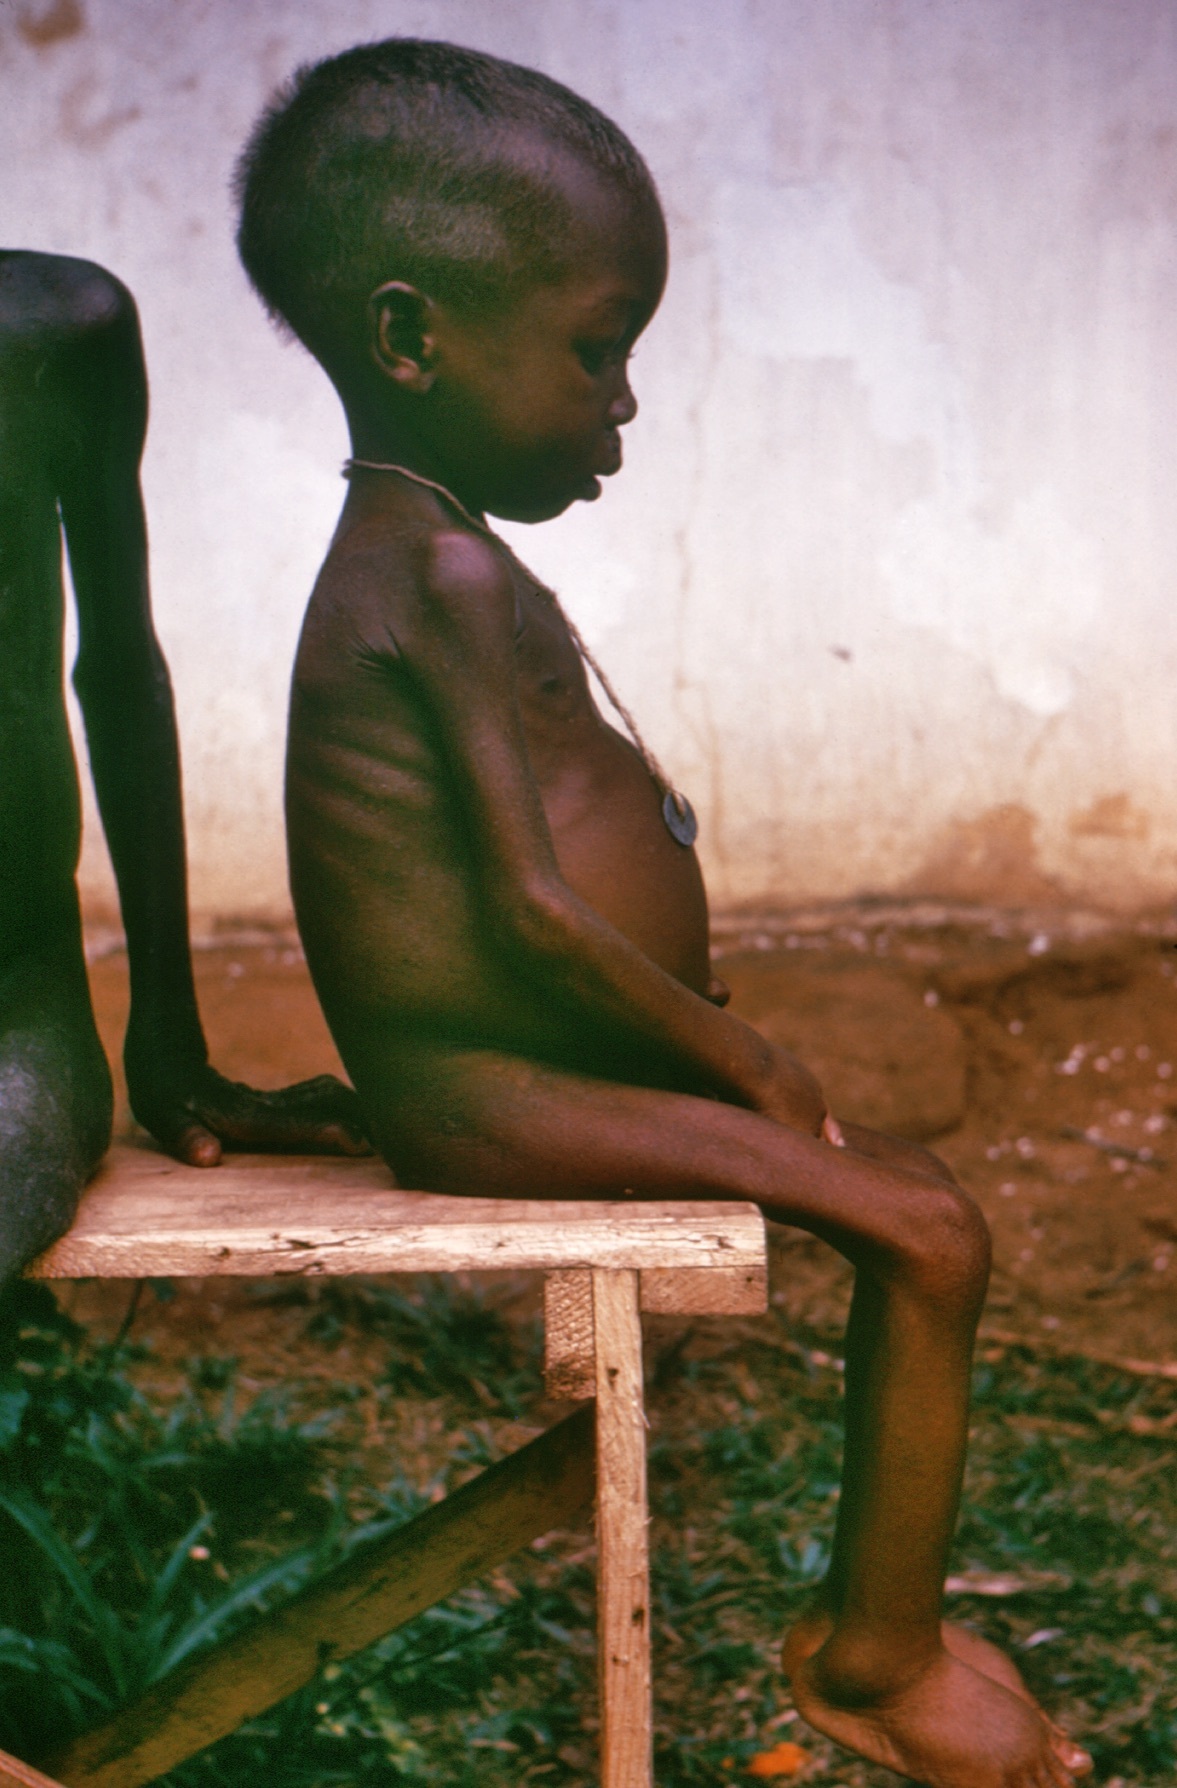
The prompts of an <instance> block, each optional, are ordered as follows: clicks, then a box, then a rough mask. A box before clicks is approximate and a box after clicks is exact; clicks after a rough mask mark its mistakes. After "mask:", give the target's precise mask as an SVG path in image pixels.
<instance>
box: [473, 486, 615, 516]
mask: <svg viewBox="0 0 1177 1788" xmlns="http://www.w3.org/2000/svg"><path fill="white" fill-rule="evenodd" d="M600 494H601V481H600V479H599V478H586V479H585V480H584V482H583V483H581V484H578V485H577V487H576V489H575V490H573V491H570V492H569V493H568V494H567V495H566V496H559V497H557V496H554V495H553V496H550V497H546V498H543V499H542V500H539V501H536V502H532V503H527V504H524V503H520V504H518V505H515V504H512V506H511V507H510V508H508V507H507V506H506V504H504V505H502V507H500V506H499V505H498V504H496V505H495V506H494V510H493V513H494V514H495V515H498V516H501V518H502V519H503V521H517V522H545V521H554V520H555V518H556V517H557V516H558V515H563V514H564V512H565V510H567V509H571V507H572V505H573V504H574V503H595V502H596V500H597V498H598V497H599V496H600Z"/></svg>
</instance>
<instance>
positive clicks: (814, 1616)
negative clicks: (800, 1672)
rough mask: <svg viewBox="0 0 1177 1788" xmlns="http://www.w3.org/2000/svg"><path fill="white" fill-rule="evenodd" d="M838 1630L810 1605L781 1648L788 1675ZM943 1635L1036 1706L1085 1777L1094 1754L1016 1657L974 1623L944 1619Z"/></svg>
mask: <svg viewBox="0 0 1177 1788" xmlns="http://www.w3.org/2000/svg"><path fill="white" fill-rule="evenodd" d="M833 1630H834V1619H833V1616H832V1615H831V1614H829V1613H828V1612H826V1611H825V1610H824V1609H821V1608H814V1609H810V1610H809V1612H808V1613H806V1614H804V1615H803V1616H802V1617H801V1619H800V1620H799V1621H798V1622H797V1623H796V1625H795V1626H793V1627H792V1628H790V1630H789V1633H788V1635H787V1636H786V1638H785V1643H784V1645H783V1647H782V1650H781V1667H782V1669H783V1670H784V1673H785V1675H786V1676H787V1677H789V1678H790V1680H792V1678H793V1677H794V1675H795V1673H796V1671H797V1669H798V1668H799V1667H800V1666H801V1665H802V1664H803V1663H804V1662H805V1660H806V1659H807V1658H811V1657H812V1656H813V1655H814V1653H815V1652H817V1651H820V1649H821V1647H822V1646H823V1645H824V1644H825V1642H826V1640H827V1639H828V1638H829V1636H830V1634H831V1633H832V1632H833ZM940 1638H941V1641H942V1643H943V1646H944V1649H945V1651H946V1652H949V1653H950V1654H951V1656H953V1657H954V1658H956V1659H958V1660H959V1661H960V1663H962V1664H967V1665H968V1667H969V1668H970V1669H971V1670H975V1671H976V1672H977V1674H978V1675H979V1676H987V1677H988V1678H989V1679H990V1681H991V1682H995V1683H1000V1685H1001V1687H1002V1688H1003V1689H1008V1690H1009V1692H1010V1693H1011V1694H1012V1695H1016V1696H1017V1697H1018V1698H1019V1700H1021V1701H1024V1702H1026V1704H1027V1705H1028V1706H1029V1707H1032V1708H1033V1709H1034V1711H1035V1713H1036V1714H1037V1715H1038V1717H1039V1719H1041V1720H1042V1722H1043V1724H1044V1725H1045V1727H1046V1730H1047V1732H1048V1733H1049V1735H1050V1743H1051V1748H1052V1749H1053V1751H1054V1753H1055V1756H1056V1757H1057V1758H1058V1760H1059V1762H1060V1763H1061V1764H1062V1765H1063V1768H1064V1769H1065V1770H1066V1771H1068V1772H1069V1774H1070V1776H1073V1777H1082V1776H1085V1775H1087V1774H1088V1773H1089V1772H1090V1770H1091V1767H1092V1765H1091V1758H1090V1756H1089V1755H1088V1753H1087V1752H1086V1751H1085V1750H1084V1749H1083V1747H1082V1745H1077V1744H1076V1743H1075V1741H1074V1739H1072V1738H1068V1737H1067V1734H1066V1733H1065V1732H1064V1731H1063V1729H1062V1727H1061V1726H1056V1725H1055V1723H1054V1721H1053V1720H1052V1719H1051V1718H1050V1716H1049V1714H1047V1713H1046V1712H1045V1711H1044V1709H1043V1708H1042V1707H1040V1706H1039V1704H1038V1702H1037V1701H1036V1700H1035V1699H1034V1697H1033V1695H1032V1694H1031V1693H1030V1691H1029V1689H1028V1688H1027V1687H1026V1684H1025V1682H1024V1680H1023V1678H1022V1673H1021V1671H1020V1670H1019V1669H1018V1667H1017V1665H1016V1664H1015V1663H1014V1661H1013V1659H1012V1658H1008V1657H1007V1656H1006V1655H1005V1653H1004V1652H1003V1651H1002V1650H1001V1649H1000V1647H998V1646H996V1645H993V1644H991V1643H990V1641H989V1640H988V1639H984V1638H982V1636H981V1634H980V1633H974V1632H973V1631H972V1629H971V1628H970V1627H962V1626H958V1625H957V1624H956V1622H954V1621H948V1620H946V1621H944V1622H943V1623H942V1624H941V1627H940Z"/></svg>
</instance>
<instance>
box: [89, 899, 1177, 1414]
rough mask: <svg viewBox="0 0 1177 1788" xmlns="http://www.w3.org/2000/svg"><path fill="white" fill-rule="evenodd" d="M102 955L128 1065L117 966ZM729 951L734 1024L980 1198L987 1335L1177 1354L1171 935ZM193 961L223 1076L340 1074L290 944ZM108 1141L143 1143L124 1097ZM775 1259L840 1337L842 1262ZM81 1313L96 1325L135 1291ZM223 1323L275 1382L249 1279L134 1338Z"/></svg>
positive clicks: (1081, 922)
mask: <svg viewBox="0 0 1177 1788" xmlns="http://www.w3.org/2000/svg"><path fill="white" fill-rule="evenodd" d="M95 955H96V959H95V960H94V961H92V963H91V976H92V983H93V988H94V997H95V1004H96V1008H97V1012H98V1019H99V1026H100V1029H101V1031H102V1034H103V1039H104V1041H105V1043H106V1046H107V1050H108V1053H109V1054H110V1056H111V1059H112V1061H115V1062H117V1058H118V1054H119V1047H120V1043H121V1033H122V1025H123V1022H124V1019H125V1012H126V999H127V993H126V959H125V957H124V956H123V955H122V953H121V952H119V951H117V950H113V951H111V950H107V951H106V952H105V953H103V951H102V949H101V946H100V947H99V949H98V950H97V951H96V952H95ZM715 957H716V966H717V971H718V972H719V973H720V974H721V975H723V976H724V978H725V979H726V980H728V982H729V983H730V984H731V986H732V989H733V1010H735V1011H737V1012H739V1013H741V1014H742V1015H743V1016H745V1017H746V1018H748V1019H749V1020H750V1021H752V1022H754V1023H756V1024H757V1025H758V1026H759V1027H760V1028H762V1029H763V1030H764V1031H765V1032H766V1033H767V1034H768V1035H770V1036H772V1037H773V1038H774V1039H776V1040H777V1041H779V1042H781V1043H783V1044H786V1045H788V1046H791V1047H793V1048H794V1049H796V1051H797V1052H798V1053H799V1054H800V1055H801V1056H802V1057H803V1059H805V1060H806V1061H807V1062H808V1063H809V1065H810V1066H811V1067H813V1068H814V1070H815V1071H816V1072H817V1073H818V1075H819V1077H820V1079H821V1080H822V1083H823V1085H824V1086H825V1088H826V1090H827V1094H828V1097H829V1099H830V1104H831V1107H832V1108H833V1109H834V1110H835V1111H836V1112H837V1113H839V1114H840V1115H842V1116H844V1117H849V1118H854V1119H857V1120H859V1121H861V1122H867V1123H872V1124H875V1125H877V1126H878V1127H879V1128H883V1129H888V1130H893V1131H895V1132H897V1133H900V1134H904V1135H907V1136H911V1137H914V1138H916V1139H919V1140H921V1141H924V1142H926V1143H927V1144H928V1145H929V1146H931V1147H933V1148H935V1149H936V1150H937V1151H938V1152H939V1153H940V1154H941V1155H942V1156H943V1157H944V1158H945V1159H946V1160H947V1161H948V1162H949V1163H950V1164H951V1166H952V1167H953V1169H954V1170H955V1171H956V1173H957V1174H958V1176H959V1177H960V1178H961V1180H962V1181H963V1183H964V1184H965V1185H966V1186H967V1187H968V1188H969V1189H970V1190H971V1191H972V1192H973V1193H974V1195H975V1196H976V1197H977V1198H978V1199H979V1201H980V1202H981V1204H982V1206H983V1207H984V1210H985V1213H986V1215H987V1217H988V1219H989V1222H990V1225H991V1227H992V1230H993V1236H994V1263H995V1264H994V1272H993V1280H992V1286H991V1290H990V1296H989V1304H988V1308H987V1312H986V1320H985V1328H986V1330H987V1331H988V1332H989V1333H990V1334H993V1335H995V1336H999V1337H1000V1338H1003V1339H1004V1338H1006V1337H1007V1336H1010V1337H1012V1336H1014V1335H1017V1336H1019V1337H1023V1338H1026V1339H1032V1340H1033V1341H1034V1343H1035V1344H1036V1346H1038V1347H1040V1348H1043V1347H1044V1348H1047V1349H1048V1350H1050V1351H1053V1350H1054V1349H1056V1348H1057V1349H1058V1350H1060V1351H1070V1350H1076V1351H1081V1352H1085V1353H1088V1354H1093V1355H1097V1356H1103V1357H1105V1358H1108V1359H1116V1360H1124V1359H1129V1360H1137V1361H1142V1362H1145V1363H1153V1364H1160V1365H1170V1364H1172V1363H1173V1362H1175V1361H1177V1296H1175V1295H1174V1290H1175V1286H1177V1264H1175V1261H1177V919H1174V918H1170V917H1169V916H1167V915H1162V916H1160V917H1155V918H1152V919H1149V920H1142V921H1138V922H1136V923H1134V924H1132V925H1125V924H1123V923H1122V922H1121V923H1118V924H1117V923H1116V922H1114V921H1112V920H1109V919H1106V918H1104V917H1101V916H1099V915H1093V914H1086V913H1080V912H1059V911H1053V912H1049V911H1047V912H1039V913H1033V912H1030V913H1027V912H1001V911H996V910H991V909H966V908H949V907H944V906H933V905H928V904H924V905H919V906H898V905H896V906H884V905H870V906H867V905H864V906H856V907H838V908H834V909H828V908H827V909H816V910H813V911H809V912H799V913H791V914H772V915H766V914H753V915H736V916H730V917H728V918H726V919H725V920H722V921H720V922H719V923H718V924H717V926H716V939H715ZM196 967H197V981H198V987H199V993H200V1000H201V1007H202V1011H203V1014H204V1019H205V1025H206V1029H207V1033H208V1037H209V1042H210V1047H211V1050H212V1054H213V1060H214V1062H215V1063H216V1065H217V1066H218V1067H219V1068H220V1069H221V1070H222V1071H223V1072H225V1073H227V1074H230V1075H232V1076H234V1077H237V1078H241V1079H246V1080H252V1081H254V1082H255V1083H256V1084H259V1085H264V1086H274V1085H279V1084H281V1083H282V1082H283V1081H285V1080H291V1079H299V1078H302V1077H303V1076H305V1075H309V1074H314V1073H319V1072H321V1071H323V1070H325V1069H335V1070H336V1071H338V1068H339V1064H338V1059H337V1057H336V1055H335V1051H334V1048H333V1046H332V1043H331V1039H330V1037H329V1035H328V1033H327V1030H326V1027H325V1025H324V1022H323V1019H322V1017H321V1014H320V1013H319V1010H318V1006H317V1004H316V1002H315V998H314V994H313V991H312V989H311V987H310V983H309V981H308V978H307V974H306V968H305V965H304V963H303V960H302V955H301V952H300V951H299V949H298V947H297V944H296V942H295V941H294V940H293V939H292V938H289V937H284V936H272V937H266V936H261V935H258V934H242V935H240V936H237V937H232V936H230V937H228V938H227V939H226V940H225V941H224V942H220V943H217V944H216V945H215V947H210V948H204V949H201V950H199V951H198V952H197V955H196ZM116 1128H117V1130H118V1131H119V1132H120V1133H122V1134H130V1133H131V1132H132V1131H133V1124H132V1120H131V1118H130V1114H129V1111H128V1109H127V1107H126V1103H125V1095H123V1094H122V1093H121V1088H120V1105H119V1111H118V1115H117V1118H116ZM774 1258H775V1267H774V1294H775V1295H774V1301H777V1302H779V1303H784V1304H786V1305H787V1306H788V1307H789V1308H790V1310H791V1311H795V1313H796V1315H797V1317H798V1319H799V1320H803V1321H807V1322H810V1323H815V1324H817V1325H819V1326H826V1324H827V1323H828V1322H830V1321H831V1320H836V1318H837V1315H838V1313H839V1311H840V1309H841V1307H842V1305H843V1303H844V1300H845V1294H846V1273H845V1270H844V1269H843V1267H842V1265H841V1263H840V1262H839V1261H838V1260H837V1259H836V1258H835V1257H834V1256H832V1255H831V1254H830V1252H829V1251H828V1250H827V1249H825V1248H824V1247H822V1246H821V1245H820V1244H818V1243H815V1242H812V1241H810V1240H809V1239H808V1238H805V1237H800V1236H792V1235H789V1234H787V1233H782V1234H778V1235H777V1236H776V1237H774ZM243 1294H246V1295H243ZM76 1300H80V1301H77V1309H78V1313H79V1314H80V1315H93V1316H95V1317H97V1316H98V1315H99V1312H100V1311H105V1310H108V1309H109V1310H110V1311H113V1310H114V1309H115V1308H116V1307H118V1305H119V1304H120V1303H121V1301H123V1293H122V1291H121V1290H120V1288H117V1287H109V1288H99V1287H92V1288H89V1289H88V1290H86V1291H79V1293H78V1294H76ZM218 1317H220V1318H222V1319H228V1318H230V1317H232V1318H233V1320H232V1323H231V1337H230V1336H226V1340H227V1341H228V1343H229V1345H230V1346H231V1350H232V1351H233V1352H234V1353H235V1354H237V1355H239V1356H241V1357H242V1358H243V1363H244V1361H245V1359H246V1358H250V1356H252V1357H251V1358H250V1365H251V1366H252V1367H253V1368H254V1369H255V1370H256V1371H258V1372H259V1373H260V1376H261V1377H262V1378H263V1379H266V1378H269V1377H270V1375H271V1372H272V1370H273V1365H274V1364H275V1363H276V1362H274V1361H269V1362H267V1359H266V1354H267V1350H268V1349H269V1350H277V1351H279V1352H282V1351H284V1344H285V1336H284V1335H282V1334H280V1333H279V1332H276V1331H275V1330H274V1329H273V1327H272V1325H274V1324H277V1325H278V1328H279V1329H281V1326H282V1324H283V1321H284V1318H283V1314H282V1312H281V1310H280V1309H279V1310H275V1311H273V1312H270V1311H269V1310H268V1308H267V1306H265V1305H264V1304H262V1305H259V1303H258V1301H257V1299H256V1298H255V1297H253V1296H252V1295H248V1288H246V1287H244V1286H242V1287H238V1286H236V1285H234V1284H233V1283H231V1282H226V1281H223V1280H222V1281H220V1282H218V1283H217V1285H215V1286H210V1287H208V1288H207V1289H205V1288H201V1287H200V1286H198V1285H196V1284H195V1283H193V1284H189V1285H186V1286H185V1287H183V1288H182V1295H181V1298H180V1300H179V1304H178V1305H176V1304H173V1305H172V1306H170V1307H169V1309H168V1310H167V1312H166V1314H165V1312H164V1311H163V1310H162V1309H160V1310H158V1311H157V1312H155V1314H154V1315H153V1314H152V1310H151V1307H150V1306H149V1307H148V1308H146V1309H145V1310H144V1314H143V1317H142V1319H141V1320H142V1321H143V1322H145V1323H146V1324H147V1328H146V1329H145V1330H144V1333H143V1338H144V1339H150V1340H151V1341H152V1343H153V1345H159V1346H162V1347H163V1349H164V1351H165V1352H172V1351H173V1350H174V1349H178V1348H181V1347H183V1346H184V1345H185V1344H186V1345H187V1350H188V1351H191V1345H192V1335H191V1333H189V1334H187V1335H185V1332H184V1331H185V1330H186V1329H187V1328H188V1327H189V1324H191V1325H193V1326H194V1327H195V1328H197V1329H199V1331H200V1334H201V1335H202V1337H203V1338H204V1339H205V1340H206V1341H207V1340H209V1339H210V1334H209V1328H208V1325H209V1322H210V1320H211V1321H213V1322H216V1321H217V1319H218ZM157 1329H158V1330H159V1332H158V1333H157V1332H156V1331H157ZM1174 1371H1175V1375H1177V1368H1175V1369H1174Z"/></svg>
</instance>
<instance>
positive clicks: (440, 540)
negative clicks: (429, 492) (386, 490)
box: [319, 511, 519, 631]
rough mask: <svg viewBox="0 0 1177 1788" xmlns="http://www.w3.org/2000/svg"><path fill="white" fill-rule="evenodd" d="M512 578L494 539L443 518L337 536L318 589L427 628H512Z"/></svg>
mask: <svg viewBox="0 0 1177 1788" xmlns="http://www.w3.org/2000/svg"><path fill="white" fill-rule="evenodd" d="M518 581H519V573H518V572H517V571H516V569H515V567H514V566H513V565H512V564H511V562H510V560H509V558H508V556H507V554H506V553H505V552H504V550H503V549H502V547H500V546H499V545H498V544H497V543H496V542H495V541H494V540H493V539H491V538H490V537H489V536H484V535H482V534H480V533H478V532H476V531H475V530H474V529H473V528H470V527H461V526H458V525H455V524H454V523H452V522H451V521H449V520H448V518H447V519H446V520H445V521H443V522H441V523H440V524H437V523H434V522H432V521H431V520H430V519H428V518H424V519H423V518H422V517H421V515H420V514H419V513H409V514H404V513H400V512H396V511H394V512H392V513H381V514H377V515H364V516H361V517H359V518H357V519H355V520H354V521H352V522H351V523H350V524H349V523H348V522H347V521H346V519H345V523H344V525H343V526H341V528H340V530H339V531H338V533H337V534H336V537H335V540H334V541H333V542H332V545H331V549H330V551H329V553H328V555H327V559H326V561H325V562H324V565H323V570H322V572H321V574H320V580H319V589H320V590H321V591H325V592H327V593H329V594H330V595H331V596H332V597H334V598H335V599H336V600H338V599H339V598H340V597H341V596H343V597H344V598H345V599H348V598H350V600H351V601H352V602H354V603H356V604H357V605H360V606H363V607H369V606H370V605H376V606H378V607H382V608H386V609H387V608H392V609H395V610H396V611H397V612H398V614H399V615H400V616H401V617H402V618H403V619H407V618H408V617H409V616H413V617H415V618H416V619H417V621H418V622H419V623H420V624H421V625H423V626H424V627H426V628H429V627H431V626H432V627H436V628H443V629H446V630H447V631H448V630H449V629H450V628H454V627H457V628H460V629H463V630H464V629H466V628H469V627H476V628H478V629H481V628H483V627H485V626H486V625H487V624H490V625H492V626H493V625H494V624H496V623H502V624H506V625H509V626H510V627H511V628H512V630H513V628H514V626H515V619H516V613H517V608H518Z"/></svg>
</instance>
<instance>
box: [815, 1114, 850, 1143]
mask: <svg viewBox="0 0 1177 1788" xmlns="http://www.w3.org/2000/svg"><path fill="white" fill-rule="evenodd" d="M821 1133H822V1138H823V1140H824V1141H825V1142H832V1143H833V1145H834V1147H835V1148H836V1149H844V1148H845V1147H846V1138H845V1137H844V1136H843V1134H842V1126H841V1124H840V1123H839V1122H838V1120H837V1118H836V1117H834V1115H833V1113H832V1112H829V1111H827V1112H826V1115H825V1117H824V1118H823V1119H822V1123H821Z"/></svg>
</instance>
